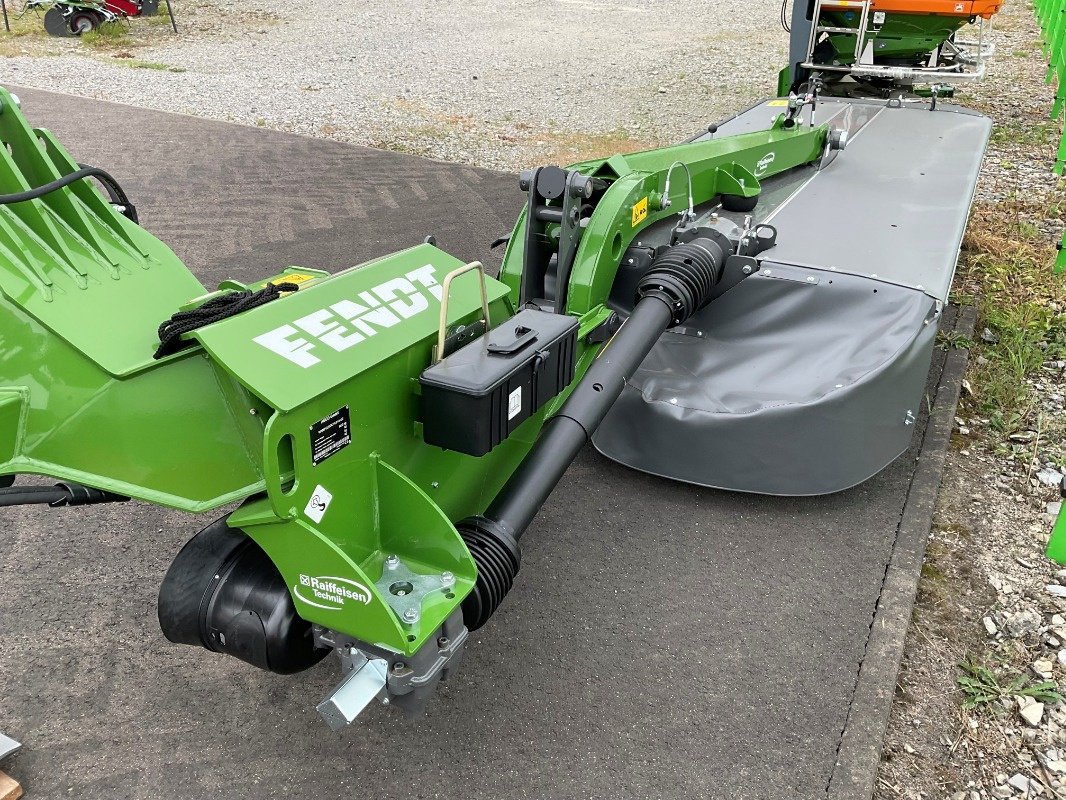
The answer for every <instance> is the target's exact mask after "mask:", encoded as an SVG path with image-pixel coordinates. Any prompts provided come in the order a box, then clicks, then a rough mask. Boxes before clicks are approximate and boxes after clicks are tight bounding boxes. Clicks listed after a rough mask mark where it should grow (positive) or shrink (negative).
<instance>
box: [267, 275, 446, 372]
mask: <svg viewBox="0 0 1066 800" xmlns="http://www.w3.org/2000/svg"><path fill="white" fill-rule="evenodd" d="M434 273H435V270H434V269H433V266H432V265H431V264H426V266H424V267H419V268H418V269H415V270H411V271H410V272H408V273H407V274H406V275H404V276H403V277H402V278H393V279H392V280H390V281H385V283H382V284H379V285H378V286H375V287H373V288H372V289H370V290H368V291H365V292H360V293H359V298H358V300H359V302H355V301H354V300H341V301H340V302H339V303H334V304H333V305H331V306H330V307H329V308H323V309H321V310H319V311H315V312H314V313H312V314H308V315H307V316H306V317H300V319H298V320H294V321H293V323H292V324H291V325H282V326H281V327H280V328H275V329H274V330H272V331H268V332H267V333H264V334H262V335H261V336H256V337H255V341H256V342H257V343H258V344H261V345H263V347H265V348H267V349H268V350H272V351H273V352H275V353H277V354H278V355H279V356H283V357H285V358H287V359H288V360H289V361H291V362H292V363H293V364H298V365H299V366H301V367H303V368H304V369H307V368H308V367H313V366H314V365H315V364H318V363H319V362H320V361H321V359H320V358H319V357H318V356H317V355H315V350H316V348H318V349H319V351H321V345H326V346H327V347H329V348H331V349H333V350H335V351H337V352H338V353H340V352H343V351H345V350H347V349H348V348H349V347H353V346H354V345H357V344H359V342H362V341H364V340H366V339H368V338H369V337H371V336H373V335H374V334H376V333H377V332H378V331H379V330H382V329H384V328H391V327H392V326H393V325H398V324H399V323H400V322H401V321H402V320H405V319H410V318H411V317H413V316H415V315H416V314H421V313H422V312H423V311H426V310H427V309H428V308H429V297H428V296H427V294H428V295H430V296H432V297H434V298H436V299H437V301H438V302H439V301H440V298H441V287H440V284H439V283H437V278H436V276H435V274H434Z"/></svg>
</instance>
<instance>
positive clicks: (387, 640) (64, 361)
mask: <svg viewBox="0 0 1066 800" xmlns="http://www.w3.org/2000/svg"><path fill="white" fill-rule="evenodd" d="M0 136H2V138H3V139H4V141H5V142H7V143H8V144H9V145H10V148H9V149H2V148H0V193H5V194H6V193H12V192H18V191H22V190H25V189H27V188H29V187H32V186H40V185H42V184H44V183H48V182H50V181H53V180H55V179H56V178H58V177H60V176H61V175H66V174H69V173H71V172H73V171H74V170H75V169H77V165H76V164H75V163H74V161H73V160H72V159H71V158H70V156H69V155H68V154H67V153H66V152H65V151H64V150H63V148H62V147H61V146H60V145H59V144H58V143H57V142H56V141H55V140H54V139H53V138H52V137H51V136H50V135H49V134H48V133H47V132H46V131H34V130H32V129H31V128H30V127H29V125H28V124H27V123H26V121H25V119H24V117H23V116H22V114H21V112H20V110H19V109H18V108H17V106H16V104H15V103H14V101H13V99H12V97H11V95H10V94H8V93H7V92H5V91H3V90H0ZM825 141H826V129H825V127H818V128H801V127H787V126H786V123H785V121H784V118H783V117H781V118H779V119H778V120H777V121H776V122H775V123H774V125H773V127H772V129H771V130H768V131H763V132H759V133H749V134H744V135H741V136H734V137H723V138H720V139H715V140H712V141H706V142H697V143H691V144H685V145H679V146H677V147H667V148H663V149H660V150H653V151H647V152H643V153H634V154H630V155H625V156H614V157H612V158H609V159H602V160H596V161H589V162H585V163H583V164H579V165H577V166H576V168H577V169H579V170H580V171H581V172H583V173H584V174H586V175H593V176H595V177H597V178H599V179H601V180H603V181H604V182H605V184H606V189H605V191H604V192H603V195H602V196H601V197H599V198H598V200H597V203H598V204H597V207H596V210H595V212H594V213H593V215H592V217H591V219H590V220H589V223H588V226H587V228H585V229H584V231H583V233H582V238H581V242H580V246H579V248H578V251H577V255H576V261H575V264H574V269H573V272H572V275H571V282H570V292H569V304H568V309H567V310H568V312H569V313H570V314H573V315H575V316H577V317H578V318H579V320H580V331H579V345H578V354H577V356H578V368H577V374H578V376H579V377H580V376H581V375H582V374H584V372H585V370H586V369H587V368H588V366H589V365H590V364H591V363H592V361H593V360H594V359H595V357H596V356H597V354H598V352H599V350H600V347H601V346H602V345H600V344H589V343H588V342H587V341H586V337H587V335H588V334H589V333H590V332H591V331H592V330H594V329H595V328H596V327H597V326H598V325H600V324H601V323H602V322H604V320H606V319H607V317H608V316H609V314H610V312H609V310H608V309H607V308H606V306H605V302H606V300H607V297H608V294H609V292H610V289H611V286H612V284H613V282H614V278H615V273H616V271H617V269H618V265H619V261H620V257H621V254H622V252H623V251H624V249H625V248H626V247H627V246H628V245H629V243H630V242H631V241H632V240H633V238H634V237H636V236H637V235H639V233H640V231H641V230H642V229H643V228H644V227H646V226H647V225H649V224H652V223H654V222H656V221H659V220H662V219H664V218H666V217H667V216H669V215H671V214H673V213H676V209H678V208H680V207H683V206H684V205H687V202H685V201H684V196H685V194H686V193H687V186H686V182H685V181H683V180H678V182H677V183H676V184H674V186H676V191H677V194H676V195H675V196H674V197H673V198H672V199H673V200H674V209H675V210H662V209H661V202H660V200H661V195H662V193H663V191H664V190H665V178H666V170H667V169H669V167H670V165H671V164H672V163H674V162H675V161H681V162H683V163H685V164H687V165H688V166H689V167H690V169H691V172H692V177H693V190H694V194H695V196H696V200H697V203H707V202H711V201H712V200H714V198H715V196H716V195H718V194H719V193H721V192H727V193H730V194H736V195H741V196H752V195H754V194H757V193H758V192H759V191H760V183H759V182H760V179H762V178H764V177H767V176H769V175H773V174H776V173H779V172H782V171H785V170H787V169H791V168H793V167H796V166H798V165H801V164H805V163H808V162H811V161H813V160H815V159H818V158H819V157H820V156H821V155H822V153H823V151H824V148H825ZM676 174H677V175H678V176H680V175H681V174H682V173H681V172H678V173H676ZM638 212H639V213H638ZM524 230H525V222H524V216H523V217H520V218H519V221H518V224H517V226H516V228H515V231H514V233H513V234H512V237H511V243H510V246H509V248H508V251H507V253H506V256H505V263H504V268H503V271H502V274H501V280H500V281H496V280H493V279H491V278H490V279H487V281H486V285H487V291H488V300H489V304H490V311H491V316H492V321H493V323H494V324H499V323H501V322H503V321H504V320H506V319H507V318H509V317H510V316H512V315H513V314H514V312H515V308H514V306H515V301H516V298H517V287H518V281H519V279H520V276H521V271H522V267H523V265H522V263H521V258H522V256H521V247H520V246H519V245H520V242H521V240H522V237H523V235H524ZM459 266H461V262H459V261H458V260H457V259H455V258H453V257H452V256H450V255H448V254H447V253H444V252H442V251H440V250H438V249H437V248H435V247H432V246H430V245H421V246H418V247H414V248H411V249H408V250H404V251H401V252H398V253H394V254H392V255H390V256H387V257H385V258H381V259H377V260H375V261H372V262H370V263H368V264H363V265H360V266H357V267H353V268H351V269H348V270H345V271H343V272H341V273H338V274H336V275H332V276H330V275H328V274H326V273H323V272H321V271H316V270H307V269H302V268H289V269H287V270H285V271H283V272H282V273H281V274H280V275H277V276H274V277H273V278H270V279H267V280H265V281H262V282H260V283H258V284H254V285H253V286H251V287H249V288H253V289H255V288H260V287H262V286H264V285H265V284H266V283H267V282H278V281H282V280H284V281H286V282H297V283H298V284H299V285H300V289H299V291H297V292H295V293H286V294H283V295H282V296H281V297H280V299H277V300H274V301H273V302H270V303H268V304H265V305H262V306H260V307H257V308H254V309H252V310H249V311H246V312H244V313H242V314H239V315H237V316H234V317H231V318H229V319H226V320H223V321H221V322H216V323H214V324H212V325H210V326H207V327H204V328H201V329H199V330H197V331H194V332H193V333H191V334H188V335H187V336H186V341H187V344H188V345H189V347H188V348H187V349H185V350H183V351H181V352H179V353H177V354H175V355H172V356H169V357H167V358H164V359H162V360H158V361H157V360H154V359H153V357H152V356H153V351H154V350H155V347H156V345H157V344H158V340H157V329H158V326H159V324H160V322H161V321H162V320H164V319H167V318H169V317H170V316H171V314H173V313H174V312H175V311H177V310H179V309H188V308H193V307H196V306H198V305H200V304H202V303H203V302H205V301H206V300H207V299H208V298H210V297H213V296H216V295H217V292H213V293H210V294H208V293H206V292H205V289H204V287H203V286H201V285H200V283H199V282H198V281H197V280H196V279H195V278H194V277H193V276H192V275H191V274H190V273H189V272H188V270H187V269H186V268H185V266H184V265H183V264H182V263H181V262H180V261H179V260H178V259H177V258H176V257H175V256H174V254H173V253H172V252H171V251H170V250H169V249H168V248H167V247H166V246H165V245H164V244H162V243H161V242H159V241H157V240H156V239H155V238H154V237H152V236H151V235H150V234H149V233H147V232H146V231H144V230H143V229H142V228H140V227H138V226H137V225H135V224H134V223H133V222H131V221H130V220H128V219H126V218H125V217H124V216H122V215H121V214H120V213H119V212H118V211H117V210H116V209H115V208H114V207H113V206H112V205H111V203H109V202H108V200H107V198H106V197H105V196H104V195H103V194H102V193H101V192H100V191H99V190H98V189H97V188H96V187H95V186H94V185H93V184H92V183H91V182H90V181H88V180H79V181H77V182H75V183H73V184H71V185H69V186H68V187H66V188H63V189H60V190H58V191H55V192H52V193H50V194H48V195H46V196H44V197H42V198H40V199H37V200H31V201H26V202H22V203H16V204H8V205H0V474H15V473H36V474H40V475H47V476H51V477H54V478H59V479H66V480H71V481H76V482H79V483H82V484H85V485H87V486H92V487H95V488H99V489H104V490H108V491H112V492H115V493H118V494H124V495H128V496H130V497H133V498H137V499H140V500H145V501H149V502H153V503H158V504H161V505H166V506H170V507H173V508H179V509H184V510H189V511H205V510H208V509H212V508H216V507H218V506H221V505H223V504H226V503H230V502H234V501H243V503H242V505H241V506H240V507H239V508H238V509H237V510H236V511H235V512H233V513H232V515H231V516H230V517H229V524H230V525H231V526H233V527H236V528H240V529H242V530H244V531H245V532H247V534H248V535H249V536H251V537H252V538H253V539H254V540H255V541H256V542H257V543H258V544H259V545H260V546H261V547H262V548H263V549H264V550H265V551H266V553H267V554H268V555H269V556H270V558H271V559H272V560H273V562H274V563H275V565H276V566H277V567H278V569H279V571H280V572H281V573H282V575H283V576H284V578H285V581H286V583H287V585H288V587H289V589H290V593H291V595H292V597H293V599H294V602H295V603H296V608H297V610H298V612H299V613H300V615H301V616H303V617H304V618H305V619H307V620H310V621H312V622H316V623H320V624H322V625H324V626H326V627H328V628H330V629H333V630H336V631H339V632H341V633H345V634H348V635H350V636H353V637H355V638H357V639H360V640H362V641H365V642H369V643H372V644H375V645H379V646H381V647H385V648H389V649H391V650H393V651H396V652H402V653H408V654H410V653H413V652H415V651H416V650H417V649H419V648H420V647H421V645H422V644H423V643H424V642H425V641H426V639H427V637H429V636H430V635H432V634H433V633H434V631H435V630H436V629H437V628H438V627H439V626H440V624H441V623H442V622H443V621H444V620H445V619H446V618H447V617H448V616H449V615H450V614H451V613H452V612H453V611H454V610H455V608H456V607H457V606H458V604H459V603H460V602H461V600H462V599H463V597H464V596H465V595H466V594H467V593H468V592H469V591H470V589H471V587H472V586H473V582H474V580H475V578H476V568H475V565H474V562H473V560H472V559H471V557H470V554H469V552H468V551H467V548H466V546H465V545H464V543H463V541H462V540H461V538H460V536H459V534H458V532H457V530H456V527H455V525H456V523H457V522H458V521H459V520H462V519H464V518H466V517H469V516H472V515H475V514H479V513H482V512H483V511H484V510H485V508H486V507H487V506H488V505H489V503H490V502H491V501H492V500H493V499H494V498H495V497H496V495H497V494H498V492H499V490H500V488H501V487H502V486H503V484H504V483H505V482H506V480H507V479H508V477H509V476H510V475H511V474H512V473H513V472H514V470H515V469H516V468H517V467H518V465H519V464H520V463H521V461H522V460H523V458H525V456H526V455H527V453H528V452H529V449H530V447H531V446H532V444H533V442H534V441H535V439H536V436H537V434H538V432H539V430H540V427H541V426H542V424H543V421H544V419H545V418H546V417H547V416H549V415H550V414H552V413H553V412H554V411H555V410H556V409H557V408H558V407H559V405H560V404H561V403H562V402H563V400H564V399H565V397H566V395H567V392H568V391H569V389H568V390H567V391H564V392H563V394H562V395H561V396H560V397H558V398H556V399H555V400H554V401H552V402H550V403H548V404H547V405H546V406H545V407H544V408H542V409H541V410H540V411H539V412H538V413H537V414H535V415H534V416H532V417H531V418H530V419H528V420H527V421H526V422H524V423H523V424H522V425H521V426H520V427H519V428H518V429H517V430H516V431H515V432H514V433H513V434H512V435H511V436H509V437H508V438H507V439H505V440H504V441H503V442H502V443H501V444H500V445H498V446H497V447H496V448H495V449H493V450H492V451H491V452H490V453H489V454H487V455H485V456H483V457H480V458H475V457H472V456H467V455H464V454H461V453H456V452H450V451H446V450H442V449H440V448H437V447H431V446H428V445H426V443H425V442H424V441H423V439H422V435H421V428H420V424H419V421H418V420H419V418H420V414H421V411H420V397H419V385H418V381H417V379H418V376H419V375H420V374H421V372H422V371H423V370H424V369H425V368H426V367H427V366H428V365H429V363H430V360H431V357H432V351H433V345H434V344H435V340H436V336H437V332H438V326H439V316H440V309H441V300H442V288H441V286H442V283H443V281H444V277H445V275H446V274H447V273H448V272H450V271H452V270H454V269H456V268H457V267H459ZM243 288H245V287H243V286H242V285H241V284H237V283H233V282H227V283H225V284H223V285H222V287H220V291H228V290H232V289H243ZM450 294H451V297H450V305H449V309H450V314H449V318H448V321H447V322H448V326H449V328H455V327H456V326H460V325H469V324H471V323H474V322H475V321H477V320H478V319H479V318H480V316H481V304H480V291H479V287H478V278H477V276H476V274H475V273H470V274H468V275H463V276H462V277H460V278H458V279H457V280H456V281H455V283H454V284H453V286H452V290H451V293H450ZM105 321H106V323H105ZM572 386H573V384H572V385H571V388H572ZM326 430H328V431H331V433H330V434H329V435H325V434H323V431H326ZM338 431H340V434H338ZM389 554H396V555H398V556H399V557H400V558H402V559H403V561H404V562H405V563H406V564H407V565H408V566H410V567H411V568H413V569H414V570H415V571H416V572H420V573H422V574H426V575H433V574H436V575H439V574H440V573H442V572H443V571H448V572H451V573H452V574H453V575H454V576H455V581H454V584H453V585H452V586H450V587H446V588H442V589H441V590H440V591H435V592H433V593H432V594H430V595H429V596H428V597H427V598H426V600H425V601H424V604H423V606H422V613H421V619H420V620H419V622H417V623H415V624H412V625H408V624H404V623H403V622H402V621H400V620H399V618H398V617H397V616H396V614H395V613H394V612H393V611H392V609H391V608H390V606H389V605H388V603H387V602H386V600H385V597H384V596H383V595H382V593H381V591H380V590H379V589H378V588H377V587H376V585H375V583H376V582H377V581H378V580H379V579H380V578H381V576H382V574H383V562H384V559H385V557H386V556H387V555H389Z"/></svg>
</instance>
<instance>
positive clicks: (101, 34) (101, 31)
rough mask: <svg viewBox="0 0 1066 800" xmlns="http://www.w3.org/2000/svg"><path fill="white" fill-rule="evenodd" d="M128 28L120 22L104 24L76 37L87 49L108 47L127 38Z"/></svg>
mask: <svg viewBox="0 0 1066 800" xmlns="http://www.w3.org/2000/svg"><path fill="white" fill-rule="evenodd" d="M129 34H130V27H129V25H127V24H126V23H125V22H123V21H122V20H116V21H115V22H105V23H104V24H103V25H101V26H100V27H99V28H97V29H96V30H92V31H87V32H86V33H83V34H82V35H81V36H80V37H78V38H79V39H80V40H81V41H82V42H83V43H84V44H85V45H86V46H87V47H109V46H111V45H113V44H114V43H115V42H117V41H118V40H120V39H123V38H125V37H126V36H129Z"/></svg>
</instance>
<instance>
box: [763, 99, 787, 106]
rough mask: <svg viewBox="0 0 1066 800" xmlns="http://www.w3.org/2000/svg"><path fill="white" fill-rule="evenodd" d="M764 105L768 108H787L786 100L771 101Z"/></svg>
mask: <svg viewBox="0 0 1066 800" xmlns="http://www.w3.org/2000/svg"><path fill="white" fill-rule="evenodd" d="M766 105H768V106H787V105H788V100H771V101H770V102H769V103H767V104H766Z"/></svg>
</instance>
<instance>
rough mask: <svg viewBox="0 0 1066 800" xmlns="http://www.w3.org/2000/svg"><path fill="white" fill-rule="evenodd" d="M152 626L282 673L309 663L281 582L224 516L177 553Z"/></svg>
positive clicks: (308, 648)
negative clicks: (228, 523)
mask: <svg viewBox="0 0 1066 800" xmlns="http://www.w3.org/2000/svg"><path fill="white" fill-rule="evenodd" d="M159 627H160V628H162V629H163V635H164V636H166V637H167V639H169V640H170V641H172V642H175V643H176V644H188V645H193V646H200V647H205V648H207V649H208V650H213V651H215V652H216V653H225V654H227V655H231V656H233V657H234V658H239V659H240V660H241V661H246V662H248V663H249V664H252V665H254V666H257V667H259V668H260V669H265V670H269V671H270V672H277V673H281V674H283V675H288V674H291V673H294V672H300V671H301V670H305V669H307V668H308V667H311V666H313V665H315V664H317V663H318V662H319V661H321V660H322V659H323V658H325V656H326V655H328V653H329V650H326V649H316V648H315V646H314V638H313V636H312V634H311V624H310V623H309V622H307V621H306V620H304V619H303V618H301V617H300V616H299V615H298V614H297V613H296V607H295V605H294V604H293V601H292V597H291V595H290V594H289V590H288V587H286V585H285V580H284V578H282V576H281V573H280V572H278V569H277V567H275V566H274V563H273V562H272V561H271V560H270V558H269V557H268V556H267V554H266V553H265V552H263V549H262V548H261V547H259V545H257V544H256V543H255V542H254V541H252V539H250V538H249V537H248V536H247V535H246V534H245V533H243V532H242V531H240V530H236V529H234V528H230V527H229V526H228V525H227V524H226V520H225V518H223V519H220V520H217V521H216V522H213V523H212V524H211V525H209V526H208V527H206V528H204V529H203V530H202V531H200V532H199V533H198V534H196V536H194V537H193V538H192V539H190V540H189V541H188V543H187V544H186V545H185V547H183V548H182V549H181V552H180V553H178V556H177V558H175V559H174V563H173V564H171V565H170V569H169V570H167V574H166V577H165V578H163V584H162V586H160V588H159Z"/></svg>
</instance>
